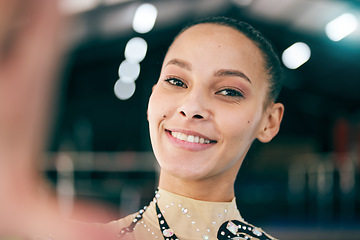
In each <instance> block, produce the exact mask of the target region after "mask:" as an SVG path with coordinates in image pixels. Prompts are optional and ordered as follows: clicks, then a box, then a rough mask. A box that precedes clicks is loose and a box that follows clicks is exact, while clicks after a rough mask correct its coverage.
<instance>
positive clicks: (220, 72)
mask: <svg viewBox="0 0 360 240" xmlns="http://www.w3.org/2000/svg"><path fill="white" fill-rule="evenodd" d="M170 64H173V65H176V66H179V67H180V68H183V69H186V70H188V71H191V70H192V65H191V63H189V62H187V61H185V60H181V59H177V58H174V59H171V60H170V61H169V62H167V63H166V65H165V66H167V65H170ZM214 76H215V77H224V76H235V77H240V78H243V79H245V80H247V81H248V82H249V83H252V82H251V80H250V78H249V77H248V76H246V74H245V73H243V72H242V71H239V70H234V69H220V70H218V71H216V72H215V73H214Z"/></svg>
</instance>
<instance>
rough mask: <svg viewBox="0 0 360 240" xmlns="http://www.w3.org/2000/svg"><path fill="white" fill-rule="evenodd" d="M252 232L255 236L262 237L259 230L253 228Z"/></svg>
mask: <svg viewBox="0 0 360 240" xmlns="http://www.w3.org/2000/svg"><path fill="white" fill-rule="evenodd" d="M252 232H253V233H254V234H255V235H256V236H258V237H260V236H261V235H262V232H261V231H260V229H259V228H254V229H253V230H252Z"/></svg>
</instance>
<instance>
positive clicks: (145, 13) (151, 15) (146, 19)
mask: <svg viewBox="0 0 360 240" xmlns="http://www.w3.org/2000/svg"><path fill="white" fill-rule="evenodd" d="M157 13H158V11H157V9H156V7H155V6H154V5H152V4H150V3H144V4H142V5H140V6H139V7H138V8H137V10H136V12H135V16H134V19H133V29H134V31H135V32H138V33H147V32H150V31H151V30H152V29H153V27H154V25H155V21H156V18H157Z"/></svg>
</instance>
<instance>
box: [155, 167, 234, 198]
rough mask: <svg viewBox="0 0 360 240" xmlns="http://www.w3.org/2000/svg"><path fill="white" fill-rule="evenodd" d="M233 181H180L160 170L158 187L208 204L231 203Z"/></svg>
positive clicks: (216, 179) (212, 179)
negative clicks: (208, 202)
mask: <svg viewBox="0 0 360 240" xmlns="http://www.w3.org/2000/svg"><path fill="white" fill-rule="evenodd" d="M234 181H235V179H234ZM234 181H229V179H228V178H227V179H226V181H225V179H221V178H220V179H219V178H208V179H201V180H193V179H182V178H178V177H176V176H174V175H172V174H169V173H168V172H166V171H165V170H161V172H160V179H159V187H160V188H162V189H164V190H166V191H169V192H172V193H175V194H178V195H181V196H184V197H189V198H192V199H197V200H202V201H210V202H231V201H232V199H233V198H234V197H235V194H234Z"/></svg>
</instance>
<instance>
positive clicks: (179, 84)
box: [165, 78, 187, 88]
mask: <svg viewBox="0 0 360 240" xmlns="http://www.w3.org/2000/svg"><path fill="white" fill-rule="evenodd" d="M165 81H166V82H168V83H170V84H171V85H174V86H177V87H182V88H187V86H186V84H185V83H184V82H183V81H181V80H180V79H177V78H168V79H166V80H165Z"/></svg>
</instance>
